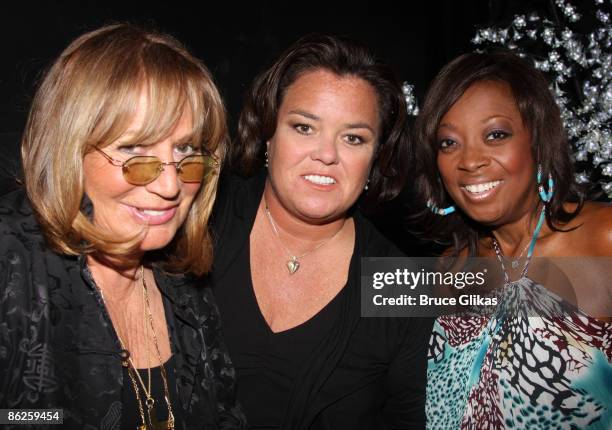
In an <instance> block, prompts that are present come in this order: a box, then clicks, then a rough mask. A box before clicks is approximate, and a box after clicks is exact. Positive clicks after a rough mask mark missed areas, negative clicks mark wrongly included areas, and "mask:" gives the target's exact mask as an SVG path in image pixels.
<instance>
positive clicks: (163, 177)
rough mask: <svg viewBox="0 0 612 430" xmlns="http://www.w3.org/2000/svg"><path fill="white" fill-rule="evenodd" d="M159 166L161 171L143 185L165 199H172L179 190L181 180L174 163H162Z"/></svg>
mask: <svg viewBox="0 0 612 430" xmlns="http://www.w3.org/2000/svg"><path fill="white" fill-rule="evenodd" d="M160 168H161V169H162V171H161V172H160V174H159V176H158V177H157V178H156V179H155V180H154V181H153V182H151V183H149V184H147V185H145V187H146V189H147V191H149V192H150V193H153V194H157V195H158V196H160V197H162V198H163V199H166V200H173V199H175V198H176V197H177V196H178V194H179V193H180V191H181V182H180V181H181V180H180V179H179V177H178V172H177V170H176V169H177V167H176V164H174V163H164V164H162V165H161V167H160Z"/></svg>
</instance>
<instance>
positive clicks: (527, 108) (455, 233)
mask: <svg viewBox="0 0 612 430" xmlns="http://www.w3.org/2000/svg"><path fill="white" fill-rule="evenodd" d="M481 81H497V82H504V83H506V84H508V85H509V86H510V88H511V90H512V95H513V96H514V100H515V102H516V105H517V107H518V110H519V112H520V114H521V118H522V120H523V122H524V124H525V125H526V127H527V128H528V129H529V130H530V132H531V150H532V156H533V159H534V160H535V162H536V163H537V164H541V165H542V171H543V177H544V178H546V177H548V174H549V173H550V174H552V177H553V178H554V181H555V192H554V195H553V197H552V200H551V201H550V202H549V203H547V208H546V222H547V224H548V226H549V227H550V228H551V229H553V230H556V231H559V230H560V228H559V227H560V226H561V225H562V224H566V223H567V222H569V221H570V220H571V219H572V218H574V217H575V216H576V215H577V214H578V212H579V211H580V210H581V208H582V205H583V201H584V197H583V195H584V194H583V192H582V190H581V189H580V188H579V187H578V185H577V184H576V182H575V181H574V169H573V164H572V162H571V158H570V151H569V144H568V141H567V136H566V133H565V128H564V127H563V123H562V121H561V116H560V112H559V108H558V106H557V104H556V103H555V100H554V98H553V95H552V94H551V92H550V90H549V89H548V85H549V83H548V81H547V79H546V78H545V77H544V75H543V74H542V73H540V72H539V71H538V70H536V69H535V67H533V66H532V65H531V64H530V63H529V62H528V61H526V60H524V59H522V58H520V57H518V56H517V55H515V54H513V53H511V52H509V51H502V50H499V51H494V52H491V53H469V54H464V55H461V56H459V57H457V58H456V59H454V60H453V61H451V62H450V63H448V64H447V65H446V66H444V67H443V68H442V70H441V71H440V72H439V73H438V75H437V76H436V78H435V79H434V81H433V83H432V84H431V86H430V88H429V91H428V92H427V96H426V97H425V100H424V102H423V107H422V109H421V112H420V114H419V116H418V118H417V121H416V124H415V136H414V140H413V141H414V144H415V148H414V155H415V160H416V163H417V166H418V171H417V178H416V183H415V188H416V191H417V193H418V195H419V197H418V200H419V202H418V204H419V205H420V207H422V208H423V209H422V210H421V211H420V212H418V213H416V214H415V216H414V217H413V218H412V221H414V222H416V223H417V224H420V225H421V227H422V229H421V234H423V235H424V236H428V237H429V238H431V239H433V240H435V241H437V242H439V243H442V244H451V243H452V244H453V245H454V250H455V253H458V252H459V251H460V250H462V249H464V248H466V247H467V248H468V250H469V253H470V255H475V254H476V251H477V246H478V240H479V237H480V236H481V235H483V234H484V235H488V234H490V233H489V232H488V230H487V229H486V227H484V226H482V225H480V224H478V223H476V222H474V221H472V220H470V219H469V217H467V216H466V214H464V213H463V212H462V211H461V210H460V209H459V208H457V211H456V212H455V213H452V214H450V215H447V216H440V215H434V214H433V213H432V212H431V211H430V210H428V209H427V207H426V203H427V201H428V200H429V199H431V200H432V201H433V203H434V204H435V205H436V206H438V207H446V206H449V205H451V204H454V203H453V202H452V200H451V198H450V196H449V195H448V194H447V193H446V191H445V190H444V186H443V184H442V181H441V179H440V176H439V172H438V166H437V155H438V149H439V145H438V142H437V132H438V127H439V125H440V121H441V120H442V117H443V116H444V115H445V114H446V112H448V110H449V109H450V108H451V107H452V106H453V104H455V102H457V100H458V99H459V98H460V97H461V96H462V95H463V93H464V92H465V91H466V90H467V89H468V88H469V87H471V86H472V85H474V84H475V83H477V82H481ZM534 181H535V178H534ZM534 187H535V184H534ZM568 201H577V202H578V206H577V208H576V210H575V211H573V212H568V211H566V210H565V208H564V203H565V202H568Z"/></svg>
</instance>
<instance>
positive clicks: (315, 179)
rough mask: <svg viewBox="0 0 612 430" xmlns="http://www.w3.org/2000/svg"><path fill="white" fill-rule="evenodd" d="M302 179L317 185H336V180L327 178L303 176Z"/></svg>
mask: <svg viewBox="0 0 612 430" xmlns="http://www.w3.org/2000/svg"><path fill="white" fill-rule="evenodd" d="M304 179H306V180H307V181H310V182H313V183H315V184H319V185H330V184H335V183H336V180H335V179H334V178H331V177H329V176H319V175H306V176H304Z"/></svg>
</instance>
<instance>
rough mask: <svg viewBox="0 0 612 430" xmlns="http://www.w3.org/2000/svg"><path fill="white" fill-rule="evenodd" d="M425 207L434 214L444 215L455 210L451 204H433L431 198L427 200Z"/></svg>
mask: <svg viewBox="0 0 612 430" xmlns="http://www.w3.org/2000/svg"><path fill="white" fill-rule="evenodd" d="M427 207H428V208H429V210H431V211H432V212H433V213H435V214H436V215H442V216H446V215H448V214H452V213H453V212H455V207H454V206H453V205H451V206H449V207H446V208H439V207H437V206H436V205H435V204H434V202H433V200H432V199H429V200H427Z"/></svg>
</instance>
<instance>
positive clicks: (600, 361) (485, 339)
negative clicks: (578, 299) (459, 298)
mask: <svg viewBox="0 0 612 430" xmlns="http://www.w3.org/2000/svg"><path fill="white" fill-rule="evenodd" d="M428 360H429V361H428V370H427V377H428V385H427V404H426V413H427V427H428V428H430V429H436V430H438V429H479V430H480V429H500V428H510V429H514V428H518V429H604V430H609V429H612V415H611V412H612V324H611V323H606V322H602V321H599V320H597V319H595V318H592V317H590V316H588V315H586V314H585V313H583V312H581V311H580V310H578V309H577V308H575V307H573V306H572V305H569V304H568V303H567V302H564V301H563V300H562V299H561V298H559V297H558V296H556V295H555V294H553V293H551V292H549V291H548V290H546V289H545V288H544V287H543V286H541V285H539V284H536V283H534V282H533V281H532V280H530V279H529V278H526V277H524V278H522V279H520V280H518V281H516V282H513V283H511V284H509V285H507V286H506V287H504V289H503V290H502V292H501V293H500V302H499V305H498V306H497V308H496V310H495V312H494V314H493V315H492V316H490V317H484V316H471V317H458V316H442V317H439V318H438V319H437V320H436V323H435V325H434V329H433V333H432V337H431V340H430V345H429V357H428Z"/></svg>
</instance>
